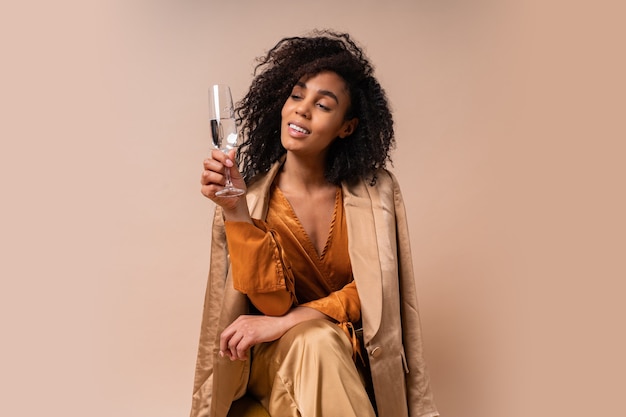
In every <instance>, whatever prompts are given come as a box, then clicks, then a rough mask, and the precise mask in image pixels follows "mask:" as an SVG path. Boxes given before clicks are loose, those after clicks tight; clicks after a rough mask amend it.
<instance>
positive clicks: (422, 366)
mask: <svg viewBox="0 0 626 417" xmlns="http://www.w3.org/2000/svg"><path fill="white" fill-rule="evenodd" d="M390 175H391V177H392V180H393V196H394V205H395V211H396V238H397V240H398V244H397V247H398V271H399V277H400V300H401V315H402V338H403V343H404V349H405V354H406V358H405V359H406V362H407V367H408V369H409V372H408V374H407V375H406V392H407V403H408V405H409V416H411V417H432V416H438V415H439V413H438V412H437V408H436V406H435V403H434V400H433V394H432V391H431V389H430V378H429V375H428V370H427V368H426V363H425V360H424V356H423V349H422V331H421V324H420V317H419V311H418V305H417V290H416V285H415V277H414V273H413V261H412V255H411V246H410V240H409V231H408V224H407V218H406V210H405V207H404V201H403V199H402V194H401V192H400V187H399V185H398V182H397V180H396V179H395V177H394V176H393V175H392V174H391V173H390Z"/></svg>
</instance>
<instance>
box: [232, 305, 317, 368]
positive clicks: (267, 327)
mask: <svg viewBox="0 0 626 417" xmlns="http://www.w3.org/2000/svg"><path fill="white" fill-rule="evenodd" d="M328 318H329V317H328V316H326V315H325V314H324V313H321V312H319V311H317V310H315V309H313V308H308V307H294V308H292V309H291V310H289V312H288V313H287V314H285V315H283V316H278V317H274V316H248V315H244V316H239V317H238V318H237V320H235V321H234V322H232V323H231V325H230V326H228V327H227V328H226V329H224V331H223V332H222V334H221V336H220V356H222V357H224V356H228V357H229V358H230V360H233V361H234V360H237V359H238V360H246V359H248V350H249V349H250V348H251V347H252V346H254V345H256V344H258V343H263V342H271V341H274V340H276V339H279V338H280V337H281V336H282V335H284V334H285V332H287V330H289V329H291V328H292V327H294V326H295V325H296V324H299V323H302V322H304V321H307V320H313V319H328Z"/></svg>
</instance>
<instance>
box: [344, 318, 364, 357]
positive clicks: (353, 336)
mask: <svg viewBox="0 0 626 417" xmlns="http://www.w3.org/2000/svg"><path fill="white" fill-rule="evenodd" d="M339 327H341V330H343V331H344V333H345V334H346V336H348V339H350V342H351V343H352V360H353V361H354V362H355V363H356V360H357V357H358V358H359V360H360V361H361V364H362V365H363V366H365V360H363V356H362V355H361V344H360V342H359V338H358V337H357V331H356V329H355V328H354V326H353V325H352V322H349V321H344V322H341V323H339Z"/></svg>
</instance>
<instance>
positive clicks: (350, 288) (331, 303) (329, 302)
mask: <svg viewBox="0 0 626 417" xmlns="http://www.w3.org/2000/svg"><path fill="white" fill-rule="evenodd" d="M302 306H304V307H310V308H314V309H316V310H318V311H320V312H322V313H324V314H326V315H327V316H329V317H331V318H333V319H334V320H336V321H337V322H338V323H345V322H351V323H356V322H358V321H359V320H360V319H361V301H360V300H359V294H358V293H357V290H356V283H355V282H354V281H352V282H350V283H349V284H347V285H346V286H344V287H343V288H342V289H340V290H339V291H335V292H332V293H330V294H329V295H328V296H326V297H322V298H320V299H318V300H313V301H310V302H308V303H304V304H302Z"/></svg>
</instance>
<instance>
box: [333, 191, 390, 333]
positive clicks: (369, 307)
mask: <svg viewBox="0 0 626 417" xmlns="http://www.w3.org/2000/svg"><path fill="white" fill-rule="evenodd" d="M342 188H343V201H344V208H345V211H346V224H347V226H348V251H349V253H350V261H351V262H352V272H353V273H354V280H355V281H356V286H357V290H358V292H359V298H360V299H361V317H362V320H363V336H364V340H365V342H366V344H367V342H368V341H370V340H371V339H372V338H373V337H374V335H375V334H376V332H377V331H378V329H379V327H380V323H381V318H382V297H381V294H382V282H381V276H382V271H381V265H380V261H379V250H378V238H376V239H373V237H376V236H377V234H378V232H377V230H376V219H375V215H374V211H373V210H374V207H375V206H374V205H373V204H372V196H370V192H369V191H368V188H374V187H367V185H366V184H365V182H364V181H358V182H357V183H356V184H354V185H343V187H342Z"/></svg>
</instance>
